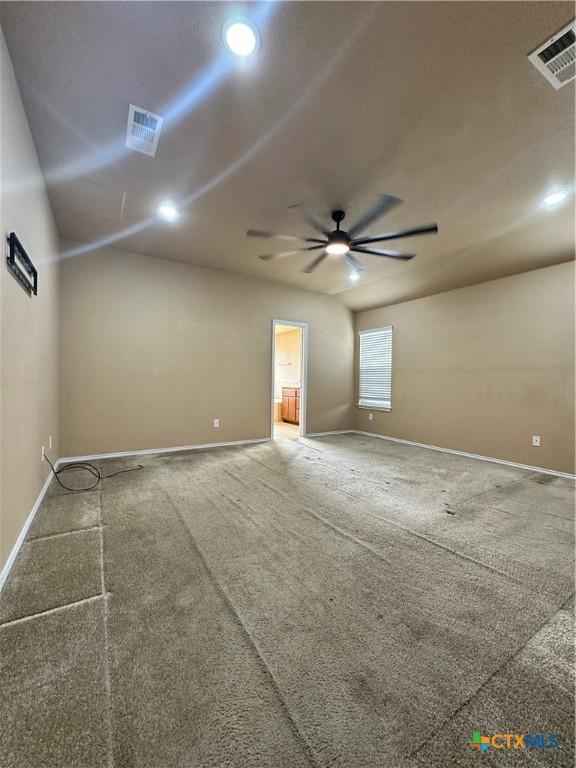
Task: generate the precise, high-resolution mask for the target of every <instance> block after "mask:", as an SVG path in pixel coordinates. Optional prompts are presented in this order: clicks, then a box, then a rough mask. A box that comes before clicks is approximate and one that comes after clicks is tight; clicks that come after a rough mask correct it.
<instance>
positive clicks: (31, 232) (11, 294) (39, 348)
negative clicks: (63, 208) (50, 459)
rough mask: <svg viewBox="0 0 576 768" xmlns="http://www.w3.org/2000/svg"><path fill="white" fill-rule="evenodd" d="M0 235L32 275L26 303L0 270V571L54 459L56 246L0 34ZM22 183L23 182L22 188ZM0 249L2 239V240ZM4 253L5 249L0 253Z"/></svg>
mask: <svg viewBox="0 0 576 768" xmlns="http://www.w3.org/2000/svg"><path fill="white" fill-rule="evenodd" d="M0 71H1V93H0V99H1V110H0V134H1V138H0V153H1V154H0V230H1V232H2V238H5V236H6V235H7V234H8V232H11V231H15V232H16V233H17V235H18V236H19V238H20V240H21V241H22V243H23V245H24V247H25V248H26V249H27V251H28V254H29V255H30V257H31V258H32V260H33V262H34V263H35V265H36V268H37V269H38V285H39V293H38V296H33V297H30V296H28V294H27V293H26V292H25V291H24V290H23V289H22V287H21V286H20V285H19V283H18V282H17V281H16V280H15V279H14V278H13V276H12V275H11V274H10V273H9V272H8V271H7V269H6V263H5V260H4V258H3V259H2V264H1V266H0V568H1V567H2V566H3V565H4V563H5V562H6V559H7V557H8V555H9V553H10V552H11V550H12V548H13V546H14V543H15V541H16V539H17V537H18V534H19V533H20V531H21V529H22V526H23V524H24V522H25V520H26V518H27V517H28V515H29V514H30V512H31V510H32V507H33V505H34V501H35V500H36V497H37V495H38V492H39V491H40V489H41V487H42V484H43V482H44V480H45V478H46V476H47V469H48V467H47V464H46V463H44V464H43V463H42V461H41V447H42V445H45V446H46V447H48V438H49V436H50V435H52V439H53V449H52V455H53V456H55V457H56V456H58V382H57V377H58V311H57V300H58V279H57V263H56V260H55V254H56V253H57V241H56V235H55V230H54V224H53V221H52V214H51V211H50V207H49V205H48V201H47V197H46V193H45V190H44V182H43V179H42V176H41V174H40V170H39V167H38V161H37V157H36V151H35V149H34V145H33V143H32V137H31V135H30V131H29V128H28V123H27V121H26V117H25V114H24V109H23V107H22V102H21V100H20V95H19V92H18V89H17V86H16V82H15V79H14V74H13V71H12V66H11V63H10V59H9V56H8V52H7V49H6V46H5V43H4V38H3V36H2V35H1V34H0ZM24 182H26V183H24ZM3 242H5V240H3ZM3 247H4V246H3Z"/></svg>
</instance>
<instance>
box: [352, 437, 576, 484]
mask: <svg viewBox="0 0 576 768" xmlns="http://www.w3.org/2000/svg"><path fill="white" fill-rule="evenodd" d="M350 431H352V432H356V434H357V435H366V436H367V437H377V438H378V439H379V440H389V441H390V442H392V443H403V444H404V445H413V446H415V447H416V448H428V449H429V450H431V451H440V453H453V454H455V455H456V456H464V457H466V458H467V459H479V460H480V461H490V462H492V463H493V464H504V465H505V466H507V467H514V469H526V470H528V471H529V472H538V473H540V474H543V475H554V476H555V477H567V478H568V479H569V480H575V479H576V475H573V474H570V472H559V471H557V470H555V469H545V468H544V467H533V466H532V465H530V464H518V463H517V462H515V461H507V460H506V459H494V458H493V457H492V456H481V455H480V454H478V453H466V452H465V451H456V450H454V449H453V448H441V447H440V446H439V445H428V444H427V443H415V442H413V441H412V440H403V439H402V438H400V437H388V436H387V435H378V434H377V433H376V432H365V431H364V430H362V429H354V430H350Z"/></svg>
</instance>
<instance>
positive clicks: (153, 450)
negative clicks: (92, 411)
mask: <svg viewBox="0 0 576 768" xmlns="http://www.w3.org/2000/svg"><path fill="white" fill-rule="evenodd" d="M269 442H270V438H269V437H256V438H254V439H252V440H228V441H226V442H223V443H198V444H197V445H177V446H175V447H174V448H145V449H143V450H139V451H116V452H115V453H92V454H90V455H89V456H63V457H62V458H61V459H60V461H59V463H60V464H69V463H70V462H72V461H93V460H98V459H117V458H121V457H122V456H150V455H152V454H154V453H182V452H184V451H202V450H204V449H206V448H226V447H227V446H230V445H251V444H253V443H269Z"/></svg>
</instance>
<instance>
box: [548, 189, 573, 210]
mask: <svg viewBox="0 0 576 768" xmlns="http://www.w3.org/2000/svg"><path fill="white" fill-rule="evenodd" d="M566 197H568V192H566V191H565V190H558V192H550V194H549V195H546V197H545V198H544V200H543V202H544V205H545V206H546V207H547V208H553V207H554V206H555V205H558V204H559V203H561V202H562V200H565V199H566Z"/></svg>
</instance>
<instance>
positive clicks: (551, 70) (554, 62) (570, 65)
mask: <svg viewBox="0 0 576 768" xmlns="http://www.w3.org/2000/svg"><path fill="white" fill-rule="evenodd" d="M575 40H576V23H575V22H574V21H571V22H570V24H567V25H566V26H565V27H564V29H561V30H560V32H558V34H556V35H554V37H551V38H550V39H549V40H546V42H545V43H543V44H542V45H540V46H538V48H536V50H535V51H533V52H532V53H531V54H530V56H528V58H529V59H530V61H531V62H532V64H534V66H535V67H536V69H537V70H538V71H539V72H541V73H542V74H543V75H544V77H545V78H546V80H548V82H549V83H552V85H553V86H554V88H556V89H558V88H562V86H563V85H566V83H569V82H570V81H571V80H574V77H576V51H575V44H574V41H575Z"/></svg>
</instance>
